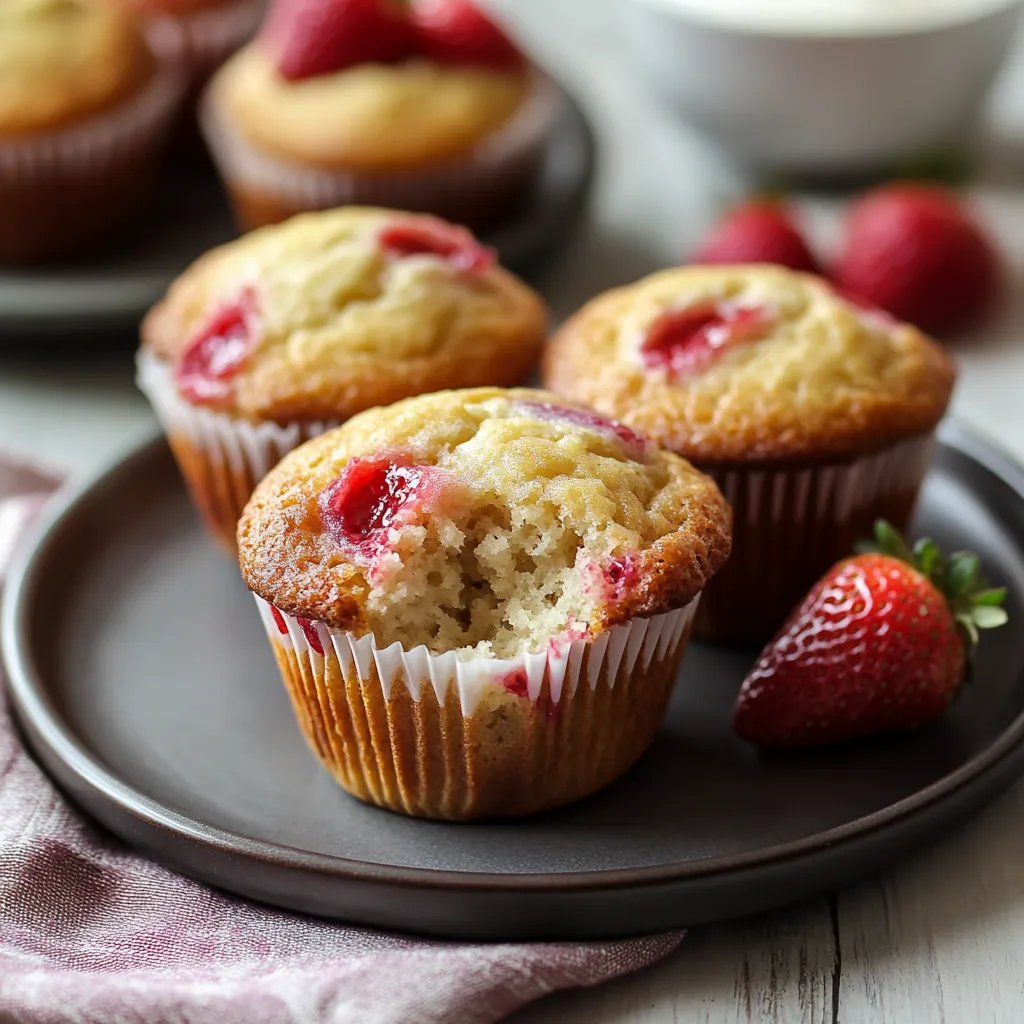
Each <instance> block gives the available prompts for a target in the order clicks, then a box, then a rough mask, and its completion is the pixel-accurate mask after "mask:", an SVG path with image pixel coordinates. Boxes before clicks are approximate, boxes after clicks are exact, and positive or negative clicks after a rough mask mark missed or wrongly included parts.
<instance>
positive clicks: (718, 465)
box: [543, 265, 956, 642]
mask: <svg viewBox="0 0 1024 1024" xmlns="http://www.w3.org/2000/svg"><path fill="white" fill-rule="evenodd" d="M955 377H956V370H955V366H954V364H953V361H952V360H951V359H950V357H949V356H948V355H947V354H946V353H945V352H944V351H943V350H942V349H941V348H940V347H939V346H938V345H936V344H935V343H934V342H932V341H931V340H929V339H928V338H927V337H925V336H924V335H923V334H921V333H920V332H919V331H918V330H916V329H915V328H913V327H910V326H908V325H906V324H900V323H897V322H896V321H894V320H893V319H892V318H890V317H888V316H887V315H886V314H884V313H882V312H881V311H878V310H873V309H867V308H864V307H863V306H862V305H859V304H856V303H855V302H853V301H851V300H849V299H847V298H845V297H843V296H841V295H839V294H838V293H837V292H836V291H835V290H834V289H833V288H832V287H831V286H830V285H829V284H828V283H827V282H825V281H823V280H821V279H820V278H817V277H813V276H811V275H807V274H800V273H796V272H794V271H790V270H786V269H784V268H782V267H776V266H767V265H765V266H757V265H751V266H714V267H686V268H680V269H675V270H668V271H664V272H662V273H660V274H655V275H654V276H652V277H649V278H647V279H645V280H643V281H640V282H638V283H636V284H634V285H630V286H628V287H625V288H620V289H617V290H615V291H612V292H609V293H607V294H605V295H603V296H600V297H598V298H596V299H595V300H594V301H593V302H591V303H590V304H589V305H587V306H585V307H584V308H583V309H582V310H581V311H580V312H579V313H577V314H576V315H575V316H574V317H572V318H571V319H570V320H569V321H568V322H567V323H566V324H565V325H564V326H563V327H562V328H561V330H560V331H559V332H558V334H557V335H556V337H555V338H554V339H553V342H552V344H551V346H550V347H549V348H548V350H547V352H546V354H545V361H544V370H543V380H544V383H545V385H546V386H547V387H549V388H550V389H551V390H553V391H556V392H558V393H559V394H561V395H563V396H565V397H567V398H569V399H572V400H574V401H579V402H584V403H587V404H588V405H591V406H593V407H594V408H595V409H598V410H600V411H601V412H602V413H604V414H606V415H609V416H614V417H616V418H618V419H620V420H622V421H623V422H625V423H628V424H629V425H630V426H631V427H633V428H634V429H636V430H641V431H644V432H645V433H647V434H648V435H649V436H650V437H652V438H653V439H654V440H655V441H656V442H657V443H659V444H661V445H662V446H664V447H666V448H668V449H670V450H672V451H675V452H678V453H679V454H681V455H683V456H684V457H685V458H688V459H690V460H691V461H693V463H694V464H695V465H697V466H698V467H699V468H701V469H703V470H704V471H705V472H707V473H709V474H711V475H712V476H713V477H714V478H715V479H716V480H717V481H718V483H719V486H721V488H722V490H723V492H724V493H725V496H726V498H727V499H728V500H729V502H730V503H731V504H732V506H733V509H734V512H735V525H734V534H735V538H734V541H735V542H734V551H733V556H732V559H731V560H730V563H729V565H728V566H726V568H725V570H724V571H723V572H722V573H721V574H720V575H719V576H718V577H717V578H716V579H715V581H714V582H713V584H712V585H711V586H710V587H709V589H708V592H707V594H706V596H705V599H704V600H703V601H702V602H701V611H700V616H699V617H698V622H697V630H698V633H699V634H700V635H703V636H705V637H710V638H714V639H720V640H740V641H749V642H761V641H763V640H765V639H767V638H768V637H769V636H771V634H772V633H773V632H774V630H775V629H776V628H777V627H778V626H779V625H780V624H781V622H782V621H783V619H784V618H785V617H786V615H787V614H788V613H789V611H790V610H791V609H792V608H793V607H794V606H795V604H796V603H797V602H798V601H799V600H800V598H801V597H802V595H803V594H804V593H805V592H806V590H807V589H808V588H809V587H810V586H811V584H812V583H813V582H814V581H815V580H816V579H817V578H818V577H819V576H821V575H822V573H824V572H825V570H827V569H828V568H829V567H830V566H831V565H832V564H833V563H834V562H836V561H837V560H838V559H839V558H841V557H844V556H845V555H847V554H849V552H850V550H851V549H852V546H853V544H854V542H855V541H856V540H858V539H860V538H861V537H864V536H868V535H870V533H871V528H872V525H873V523H874V521H875V520H876V519H879V518H883V519H887V520H889V521H890V522H892V523H894V524H896V525H897V526H898V527H899V528H900V529H902V528H903V527H904V526H905V524H906V523H907V521H908V519H909V517H910V514H911V511H912V510H913V507H914V503H915V499H916V497H917V493H918V490H919V488H920V485H921V482H922V479H923V477H924V474H925V471H926V469H927V467H928V464H929V459H930V454H931V450H932V439H933V434H934V430H935V427H936V426H937V424H938V422H939V420H940V419H941V418H942V416H943V414H944V413H945V411H946V408H947V406H948V404H949V400H950V396H951V394H952V390H953V384H954V380H955Z"/></svg>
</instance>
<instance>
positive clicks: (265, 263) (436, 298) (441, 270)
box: [142, 207, 547, 424]
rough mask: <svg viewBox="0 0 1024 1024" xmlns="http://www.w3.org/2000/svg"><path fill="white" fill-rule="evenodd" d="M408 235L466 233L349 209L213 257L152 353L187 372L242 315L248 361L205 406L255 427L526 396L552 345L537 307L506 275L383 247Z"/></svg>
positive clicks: (156, 328)
mask: <svg viewBox="0 0 1024 1024" xmlns="http://www.w3.org/2000/svg"><path fill="white" fill-rule="evenodd" d="M402 226H412V227H421V228H424V229H425V230H429V229H431V228H432V229H433V230H434V232H435V233H438V234H441V233H443V232H445V231H447V232H448V233H454V232H455V230H456V229H454V228H452V227H450V226H449V225H445V224H443V223H442V222H439V221H431V220H430V219H429V218H423V217H416V216H414V215H411V214H407V213H402V212H398V211H393V210H384V209H376V208H363V207H346V208H344V209H340V210H332V211H329V212H326V213H320V214H310V215H306V216H302V217H297V218H294V219H293V220H291V221H289V222H288V223H287V224H282V225H280V226H276V227H272V228H267V229H264V230H262V231H257V232H254V233H252V234H250V235H247V236H245V237H243V238H241V239H238V240H237V241H235V242H231V243H229V244H227V245H225V246H221V247H220V248H217V249H214V250H212V251H211V252H209V253H207V254H206V255H205V256H203V257H201V258H200V259H199V260H198V261H197V262H196V263H194V264H193V265H192V267H191V268H189V269H188V270H187V271H186V272H185V273H184V274H183V275H182V276H181V277H179V278H178V280H177V281H176V282H175V283H174V284H173V285H172V286H171V288H170V290H169V292H168V294H167V296H166V297H165V298H164V299H163V300H162V301H161V302H160V303H158V304H157V305H156V306H155V307H154V308H153V309H152V310H151V311H150V313H149V314H148V316H147V317H146V319H145V321H144V323H143V326H142V344H143V348H144V349H145V350H146V351H147V352H149V353H151V354H152V355H153V356H155V357H156V358H158V359H161V360H163V361H164V362H166V363H168V364H169V365H170V366H172V367H176V366H179V364H180V363H181V361H182V359H183V358H184V357H185V356H186V354H187V353H188V351H189V349H190V348H193V347H194V345H195V343H196V339H197V338H198V337H200V336H201V335H202V334H203V332H204V331H206V330H208V328H209V325H210V324H216V323H217V321H218V318H220V317H223V315H224V312H225V310H229V309H231V308H232V307H233V306H238V305H239V304H241V305H244V307H245V309H246V314H247V315H246V324H245V337H244V338H243V339H242V341H243V343H244V345H245V346H246V352H245V355H244V358H242V359H241V360H240V362H239V365H238V367H237V368H236V369H235V370H234V371H233V373H232V375H231V378H230V381H228V382H227V383H228V384H229V385H230V386H229V387H225V388H224V389H222V393H221V394H220V395H217V396H213V397H212V398H211V399H209V400H208V401H206V402H204V405H205V407H207V408H212V409H215V410H216V411H219V412H225V413H229V414H230V415H232V416H234V417H236V418H238V419H246V420H250V421H252V422H262V421H267V420H273V421H274V422H277V423H280V424H287V423H292V422H295V421H304V422H314V421H324V420H336V421H339V420H344V419H347V418H348V417H349V416H352V415H354V414H355V413H357V412H361V411H362V410H363V409H368V408H371V407H372V406H376V405H386V404H388V403H391V402H395V401H397V400H398V399H400V398H405V397H407V396H409V395H415V394H420V393H423V392H427V391H437V390H440V389H442V388H451V387H466V386H471V385H479V384H500V385H508V384H517V383H521V382H522V381H523V380H524V379H525V378H526V376H527V375H528V374H529V373H530V372H531V371H532V370H533V368H534V366H535V365H536V361H537V358H538V356H539V354H540V349H541V346H542V344H543V342H544V338H545V336H546V333H547V312H546V310H545V308H544V305H543V303H542V302H541V300H540V298H539V297H538V296H537V295H536V294H535V293H534V292H533V291H532V290H531V289H530V288H528V287H527V286H526V285H525V284H523V283H522V282H521V281H519V280H518V279H517V278H516V277H514V276H513V275H512V274H510V273H508V272H507V271H505V270H503V269H502V268H501V267H499V266H497V265H489V266H485V267H480V268H479V269H469V270H467V269H465V268H463V267H461V266H459V265H457V263H455V262H453V261H452V260H451V259H446V258H445V257H444V256H442V255H438V254H435V253H431V252H409V253H405V252H398V251H395V250H393V249H390V248H389V247H388V246H387V245H385V244H384V242H383V241H382V239H383V238H385V237H387V233H388V232H389V231H392V230H393V229H394V228H396V227H402ZM464 234H465V233H464ZM466 237H467V238H468V239H469V241H470V242H473V240H472V239H471V238H470V236H468V235H466ZM473 244H477V245H478V243H475V242H474V243H473Z"/></svg>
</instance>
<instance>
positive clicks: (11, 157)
mask: <svg viewBox="0 0 1024 1024" xmlns="http://www.w3.org/2000/svg"><path fill="white" fill-rule="evenodd" d="M183 93H184V83H183V80H182V78H181V76H180V75H179V74H178V73H177V72H176V71H174V70H173V69H172V68H169V67H166V66H161V67H159V68H158V69H157V70H156V71H155V72H154V73H153V75H152V77H151V79H150V81H149V82H148V83H147V84H146V86H145V87H144V88H142V89H140V90H139V92H138V93H137V95H135V96H133V97H131V98H130V99H128V100H125V101H124V102H123V103H121V104H119V105H117V106H116V107H114V108H112V109H110V110H107V111H104V112H101V113H99V114H95V115H94V116H92V117H90V118H88V119H86V120H84V121H82V122H80V123H77V124H72V125H68V126H66V127H63V128H58V129H54V130H53V131H48V132H40V133H36V134H33V135H31V136H26V137H25V138H19V139H11V140H6V141H2V142H0V262H3V263H34V262H39V261H46V260H53V259H57V258H63V257H66V256H69V255H74V254H76V253H77V252H79V251H82V250H84V249H92V248H95V247H98V246H99V245H100V244H101V243H102V242H104V241H106V240H107V238H108V236H110V235H111V234H112V233H113V232H114V231H116V230H117V229H118V228H120V227H121V226H122V225H123V223H124V221H125V220H127V218H128V217H129V216H131V215H132V214H133V213H135V212H137V210H138V207H139V205H140V203H141V201H142V199H143V198H144V195H145V191H146V189H147V187H148V186H149V185H151V184H152V182H153V178H154V176H155V174H156V172H157V167H156V165H157V162H158V160H159V159H160V156H161V155H162V152H163V148H164V144H165V143H166V141H167V138H168V136H169V134H170V132H171V129H172V127H173V123H174V118H175V115H176V113H177V111H178V109H179V105H180V103H181V100H182V96H183Z"/></svg>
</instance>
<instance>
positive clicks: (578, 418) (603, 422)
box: [516, 401, 650, 462]
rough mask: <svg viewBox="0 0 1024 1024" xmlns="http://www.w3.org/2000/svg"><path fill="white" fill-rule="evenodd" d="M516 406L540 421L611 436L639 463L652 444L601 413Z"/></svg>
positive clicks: (548, 404) (549, 406) (544, 404)
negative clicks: (559, 422) (556, 421)
mask: <svg viewBox="0 0 1024 1024" xmlns="http://www.w3.org/2000/svg"><path fill="white" fill-rule="evenodd" d="M516 406H517V407H518V408H520V409H522V410H523V411H524V412H527V413H529V414H530V415H531V416H533V417H534V418H536V419H539V420H563V421H564V422H566V423H574V424H576V426H578V427H585V428H587V429H588V430H596V431H597V432H598V433H601V434H605V435H606V436H608V435H610V436H612V437H614V438H616V439H617V440H618V441H619V442H620V443H621V445H622V447H623V448H624V449H625V450H626V454H627V455H628V456H629V457H630V458H631V459H635V460H636V461H637V462H642V461H643V460H644V459H645V458H646V456H647V449H648V445H649V444H650V442H649V441H648V439H647V438H646V437H644V436H643V434H640V433H638V432H637V431H635V430H633V429H632V428H631V427H627V426H626V424H625V423H619V422H618V421H617V420H613V419H609V418H608V417H607V416H602V415H601V414H600V413H596V412H590V411H589V410H587V409H574V408H573V407H572V406H568V405H555V404H553V403H551V402H529V401H526V402H516Z"/></svg>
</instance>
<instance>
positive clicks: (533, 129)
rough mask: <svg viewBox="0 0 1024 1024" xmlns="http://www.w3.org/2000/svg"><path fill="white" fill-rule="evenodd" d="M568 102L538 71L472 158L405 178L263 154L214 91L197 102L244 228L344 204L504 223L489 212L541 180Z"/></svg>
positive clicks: (459, 220) (473, 223)
mask: <svg viewBox="0 0 1024 1024" xmlns="http://www.w3.org/2000/svg"><path fill="white" fill-rule="evenodd" d="M563 102H564V100H563V97H562V94H561V92H560V90H559V89H558V88H557V87H556V86H555V85H554V83H553V82H552V81H551V80H550V79H549V78H547V77H546V76H544V75H542V74H540V73H539V72H538V73H536V74H535V76H534V83H533V85H532V87H531V89H530V92H529V95H528V97H527V98H526V100H525V101H524V102H523V104H522V105H521V107H520V109H519V111H518V112H517V113H516V114H515V115H513V117H512V118H511V119H510V120H509V121H508V123H507V124H505V125H504V126H503V127H501V128H499V129H498V130H497V131H495V132H492V133H491V134H490V135H488V136H487V137H486V138H485V139H484V140H482V141H481V143H480V144H479V145H478V146H477V147H476V148H475V149H474V150H473V151H472V152H471V153H470V154H468V155H467V156H465V157H462V158H460V159H458V160H454V161H449V162H446V163H441V164H433V165H430V166H428V167H425V168H423V169H422V170H416V171H409V172H402V173H384V172H380V173H372V172H360V171H347V170H343V169H338V170H335V169H326V168H318V167H304V166H302V165H301V164H298V163H293V162H289V161H287V160H285V159H282V158H280V157H277V156H274V155H271V154H269V153H266V152H263V151H262V150H259V149H257V148H256V147H255V146H254V145H252V143H250V142H249V141H248V140H247V139H245V138H244V137H243V136H242V134H241V133H240V132H239V130H238V129H237V128H236V127H235V126H233V125H232V124H231V123H230V121H229V120H228V119H227V118H226V117H224V116H223V115H222V114H221V113H220V112H219V111H218V110H217V108H216V103H215V102H214V91H213V89H212V88H211V89H208V90H207V91H206V93H205V95H204V97H203V99H202V101H201V103H200V112H199V119H200V126H201V128H202V131H203V135H204V137H205V139H206V142H207V145H208V146H209V148H210V152H211V153H212V155H213V158H214V162H215V163H216V164H217V167H218V170H219V171H220V174H221V177H222V178H223V179H224V180H225V183H226V184H227V186H228V189H229V191H230V192H231V193H232V195H233V196H234V200H235V207H236V213H237V216H238V219H239V221H240V222H241V223H242V225H243V226H244V227H247V228H255V227H261V226H263V225H264V224H267V223H272V222H273V221H275V220H283V219H285V218H286V217H288V216H291V215H293V214H295V213H299V212H303V211H308V210H325V209H332V208H334V207H337V206H347V205H364V206H382V207H387V208H391V209H395V210H410V211H414V212H424V213H433V214H435V215H437V216H440V217H444V218H446V219H448V220H451V221H454V222H456V223H466V224H468V225H469V226H471V227H474V226H477V225H478V224H479V223H480V222H481V219H483V220H484V221H485V222H486V221H487V220H494V219H500V216H499V217H497V218H494V217H492V216H490V215H491V213H492V212H493V211H495V210H496V211H497V212H498V213H499V214H503V213H504V212H505V211H504V209H503V207H504V206H507V205H508V203H509V199H510V197H511V198H512V199H516V198H519V197H520V195H521V194H522V193H523V192H524V191H525V188H526V187H528V186H529V185H530V184H531V183H532V182H533V181H534V180H535V179H536V177H537V175H538V174H539V172H540V169H541V166H542V160H543V154H544V150H545V146H546V144H547V140H548V138H549V135H550V132H551V130H552V127H553V125H554V122H555V119H556V117H557V115H558V113H559V111H560V109H561V106H562V104H563ZM268 211H272V212H268Z"/></svg>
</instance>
